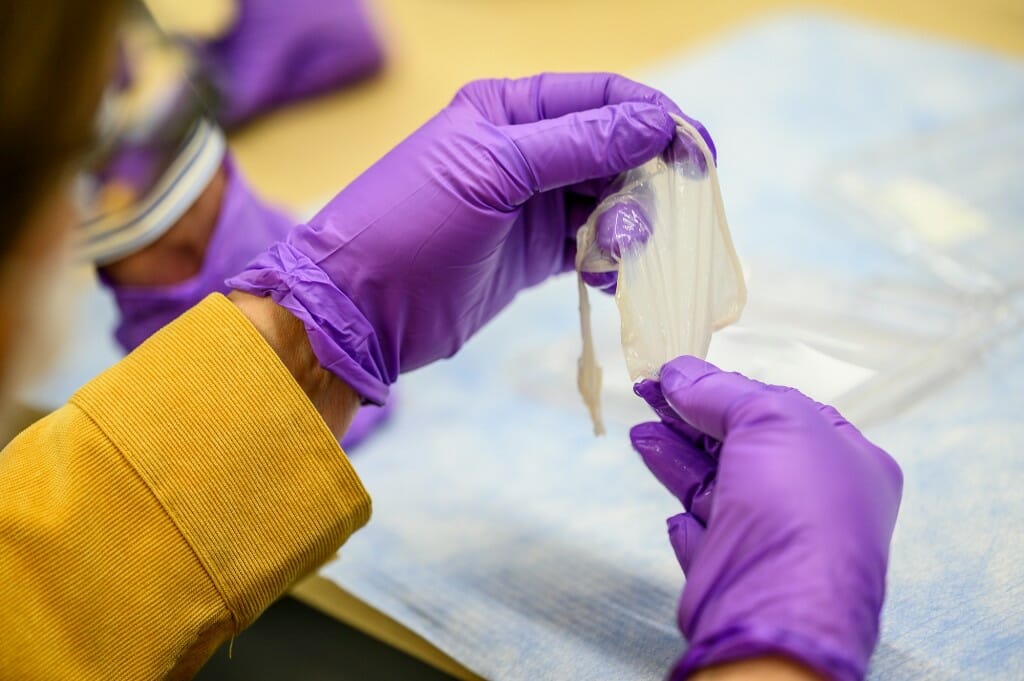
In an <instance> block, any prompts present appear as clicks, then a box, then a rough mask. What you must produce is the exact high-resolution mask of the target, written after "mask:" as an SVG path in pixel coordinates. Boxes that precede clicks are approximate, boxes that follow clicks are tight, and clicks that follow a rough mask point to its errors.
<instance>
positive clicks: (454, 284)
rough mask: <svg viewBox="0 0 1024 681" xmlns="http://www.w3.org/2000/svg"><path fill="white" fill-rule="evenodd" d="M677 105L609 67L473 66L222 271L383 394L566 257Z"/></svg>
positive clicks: (335, 366)
mask: <svg viewBox="0 0 1024 681" xmlns="http://www.w3.org/2000/svg"><path fill="white" fill-rule="evenodd" d="M670 111H671V112H677V111H678V108H677V107H676V106H675V104H673V103H672V102H671V101H670V100H668V99H667V98H666V97H665V96H664V95H662V94H661V93H659V92H657V91H656V90H652V89H650V88H648V87H645V86H643V85H640V84H638V83H635V82H633V81H630V80H627V79H625V78H622V77H620V76H615V75H611V74H545V75H541V76H535V77H532V78H523V79H519V80H482V81H476V82H473V83H470V84H469V85H467V86H465V87H463V88H462V89H461V90H460V91H459V93H458V94H457V95H456V96H455V99H454V100H452V102H451V104H449V105H448V106H447V107H446V108H444V109H443V110H442V111H441V112H440V113H439V114H437V115H436V116H434V117H433V118H432V119H430V120H429V121H428V122H427V123H426V124H425V125H423V127H421V128H420V129H419V130H417V131H416V132H414V133H413V134H412V135H411V136H410V137H408V138H407V139H406V140H405V141H404V142H402V143H401V144H399V145H398V146H397V147H395V148H394V149H393V150H392V151H391V152H389V153H388V154H387V155H386V156H384V158H382V159H381V160H380V161H378V162H377V163H376V164H374V165H373V166H372V167H371V168H370V169H369V170H367V171H366V172H365V173H363V174H362V175H361V176H360V177H358V178H357V179H356V180H355V181H354V182H353V183H352V184H350V185H349V186H348V187H346V188H345V189H343V190H342V191H341V192H340V193H339V194H338V195H337V196H336V197H335V198H334V199H333V200H332V201H331V202H330V203H328V204H327V206H326V207H325V208H324V209H323V210H321V211H320V213H319V214H317V215H316V216H315V217H314V218H313V219H312V220H310V221H309V222H308V223H307V224H306V225H303V226H300V227H298V228H296V229H294V230H292V231H291V232H290V233H289V234H288V238H287V239H286V240H285V241H284V242H281V243H278V244H275V245H274V246H273V247H271V248H270V249H269V250H268V251H267V252H266V253H264V254H262V255H260V256H259V257H258V258H257V259H256V260H254V261H253V262H252V263H251V264H250V265H249V267H248V268H247V270H246V271H245V272H243V273H242V274H241V275H239V276H237V277H235V278H233V279H231V280H230V281H229V282H228V284H229V285H230V286H232V287H234V288H237V289H240V290H242V291H247V292H249V293H253V294H256V295H270V296H271V297H272V298H273V299H274V300H275V301H276V302H277V303H278V304H280V305H282V306H284V307H285V308H287V309H288V310H290V311H291V312H292V313H293V314H294V315H295V316H296V317H298V318H299V319H301V320H302V321H303V322H304V323H305V325H306V329H307V332H308V334H309V338H310V341H311V343H312V345H313V350H314V352H315V353H316V355H317V357H318V358H319V360H320V362H321V364H322V365H323V366H324V367H325V368H327V369H328V370H330V371H332V372H334V373H335V374H337V375H338V376H339V377H341V378H342V379H343V380H344V381H346V382H347V383H348V384H349V385H351V386H352V387H353V388H354V389H355V390H356V391H357V392H358V393H359V394H360V395H362V396H363V397H364V398H365V399H366V400H369V401H371V402H376V403H378V404H380V403H383V402H384V401H385V399H386V398H387V393H388V386H389V385H390V384H392V383H394V382H395V380H396V378H397V377H398V374H399V373H401V372H405V371H410V370H412V369H416V368H418V367H422V366H424V365H426V364H429V363H430V362H433V361H435V360H438V359H441V358H444V357H449V356H451V355H452V354H454V353H455V352H456V351H457V350H458V349H459V348H460V347H461V346H462V345H463V344H464V343H465V342H466V340H467V339H469V337H470V336H472V335H473V334H474V333H475V332H476V331H477V330H478V329H480V327H481V326H483V325H484V324H485V323H486V322H487V321H488V320H490V319H491V318H492V317H494V316H495V315H496V314H497V313H498V312H500V311H501V310H502V309H503V308H504V307H505V305H507V304H508V303H509V302H510V301H511V300H512V299H513V298H514V297H515V296H516V294H517V293H518V292H519V291H521V290H523V289H525V288H527V287H530V286H533V285H534V284H537V283H540V282H541V281H544V280H545V279H547V278H548V277H549V276H551V275H553V274H555V273H558V272H564V271H567V270H571V269H572V268H573V262H574V258H575V248H576V242H575V234H576V230H577V229H578V228H579V226H580V225H581V224H583V222H584V220H585V219H586V217H587V216H588V215H589V213H590V212H591V211H592V210H593V208H594V206H595V205H596V203H597V200H598V198H599V197H600V196H601V195H602V193H603V192H604V190H605V189H606V188H607V187H608V186H609V184H610V183H611V182H612V181H613V180H614V178H615V177H616V176H617V175H618V174H619V173H620V172H622V171H623V170H626V169H628V168H632V167H635V166H637V165H639V164H641V163H643V162H644V161H646V160H648V159H650V158H652V157H653V156H654V155H655V154H657V153H659V152H661V151H662V150H663V149H665V148H666V147H667V146H668V145H669V143H670V142H671V140H672V137H673V134H674V132H675V123H674V122H673V121H672V119H671V117H670V116H669V112H670Z"/></svg>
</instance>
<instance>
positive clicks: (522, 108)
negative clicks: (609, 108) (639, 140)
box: [468, 73, 717, 158]
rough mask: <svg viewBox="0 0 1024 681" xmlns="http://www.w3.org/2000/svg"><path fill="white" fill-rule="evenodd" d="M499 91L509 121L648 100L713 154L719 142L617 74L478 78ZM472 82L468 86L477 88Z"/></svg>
mask: <svg viewBox="0 0 1024 681" xmlns="http://www.w3.org/2000/svg"><path fill="white" fill-rule="evenodd" d="M478 83H479V87H485V86H487V85H491V87H495V88H497V89H498V90H499V92H500V94H499V95H498V96H500V97H501V99H502V102H503V104H504V106H505V109H506V114H507V115H508V120H509V122H511V123H513V124H520V123H530V122H533V121H537V120H543V119H548V118H559V117H561V116H564V115H566V114H569V113H573V112H577V111H585V110H587V109H596V108H599V107H602V106H606V105H608V104H622V103H625V102H647V103H648V104H655V105H657V106H659V107H661V108H662V109H663V110H664V111H665V112H666V113H673V114H675V115H677V116H680V117H681V118H683V119H685V120H686V121H687V122H688V123H689V124H690V125H692V126H693V127H694V128H696V130H697V131H698V132H699V133H700V134H701V136H702V137H703V138H704V140H705V141H706V142H707V145H708V148H709V149H710V150H711V153H712V155H713V156H716V158H717V155H716V154H717V152H716V151H715V143H714V141H713V140H712V139H711V135H709V134H708V131H707V129H705V127H704V126H703V124H701V122H700V121H697V120H695V119H693V118H690V117H689V116H687V115H686V114H685V113H683V111H682V109H680V108H679V106H678V105H677V104H676V103H675V102H674V101H672V99H671V98H670V97H668V96H667V95H666V94H665V93H663V92H661V91H659V90H656V89H655V88H652V87H648V86H647V85H644V84H642V83H638V82H636V81H635V80H630V79H629V78H625V77H623V76H620V75H617V74H614V73H544V74H541V75H539V76H535V77H532V78H518V79H511V80H501V81H478ZM474 85H477V84H474V83H471V84H470V85H469V86H468V87H470V88H472V87H474Z"/></svg>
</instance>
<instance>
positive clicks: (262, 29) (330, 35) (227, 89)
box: [196, 0, 384, 127]
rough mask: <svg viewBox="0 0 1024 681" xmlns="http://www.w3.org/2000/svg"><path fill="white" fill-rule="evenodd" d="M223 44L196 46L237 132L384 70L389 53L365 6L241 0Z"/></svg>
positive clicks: (224, 117) (340, 1) (355, 1)
mask: <svg viewBox="0 0 1024 681" xmlns="http://www.w3.org/2000/svg"><path fill="white" fill-rule="evenodd" d="M238 4H239V6H238V18H237V20H236V22H235V24H234V26H232V27H231V30H230V31H229V32H228V33H227V34H226V35H225V36H223V37H222V38H220V39H219V40H215V41H212V42H203V43H200V44H198V45H197V46H196V47H197V49H198V52H199V54H200V55H201V56H202V58H203V61H204V62H205V64H206V66H207V68H208V70H209V71H210V75H211V77H212V78H213V81H214V84H215V85H216V86H217V87H218V89H219V90H220V92H221V95H222V97H223V102H222V110H221V111H220V112H219V115H218V118H219V119H220V120H221V122H222V123H223V124H224V125H226V126H228V127H230V126H233V125H237V124H239V123H242V122H244V121H245V120H247V119H249V118H251V117H252V116H254V115H256V114H259V113H261V112H263V111H265V110H267V109H269V108H272V107H275V106H278V105H280V104H284V103H286V102H290V101H294V100H297V99H301V98H303V97H308V96H310V95H314V94H317V93H320V92H324V91H326V90H329V89H332V88H335V87H338V86H341V85H344V84H346V83H349V82H352V81H354V80H357V79H360V78H363V77H365V76H368V75H370V74H371V73H374V72H375V71H377V70H378V69H379V68H380V67H381V65H382V63H383V61H384V52H383V48H382V46H381V43H380V40H379V38H378V36H377V35H376V31H375V29H374V28H373V25H372V24H371V22H370V20H369V17H368V16H367V11H366V7H365V6H364V3H363V0H238Z"/></svg>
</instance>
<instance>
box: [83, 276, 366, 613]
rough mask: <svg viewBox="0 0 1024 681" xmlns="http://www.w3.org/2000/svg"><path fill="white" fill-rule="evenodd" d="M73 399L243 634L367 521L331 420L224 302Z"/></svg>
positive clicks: (215, 302) (216, 301)
mask: <svg viewBox="0 0 1024 681" xmlns="http://www.w3.org/2000/svg"><path fill="white" fill-rule="evenodd" d="M72 402H73V403H75V404H76V405H77V406H78V407H79V408H81V409H82V410H83V411H84V412H85V413H87V414H88V415H89V416H90V417H91V418H92V419H93V420H94V421H95V422H96V424H97V425H98V426H99V427H100V428H101V429H102V430H103V431H104V433H105V434H106V436H107V437H108V438H109V439H110V441H111V442H112V443H113V444H114V446H116V447H117V448H118V450H119V451H120V452H121V454H122V455H123V456H124V458H125V459H126V460H127V462H128V463H129V464H130V465H131V466H132V467H133V468H134V469H135V470H136V471H137V473H138V475H139V476H140V477H141V479H142V480H143V481H144V483H145V484H146V485H147V486H148V487H149V489H150V490H151V491H152V493H153V495H154V497H155V498H156V499H157V501H158V502H159V503H160V504H161V506H162V507H163V508H164V510H165V511H166V513H167V514H168V516H169V517H170V519H171V520H172V522H173V523H174V524H175V526H176V527H177V528H178V530H179V531H180V532H181V534H182V535H183V537H184V538H185V540H186V541H187V542H188V544H189V545H190V546H191V547H192V549H193V550H194V551H195V553H196V555H197V556H198V558H199V560H200V562H201V563H202V564H203V566H204V568H205V569H206V570H207V572H208V573H209V575H210V578H211V580H212V581H213V583H214V584H215V586H216V587H217V589H218V590H219V591H220V593H221V595H222V596H223V598H224V600H225V603H226V604H227V607H228V608H229V609H230V611H231V612H232V615H233V616H234V618H235V620H236V626H237V628H238V629H241V628H244V627H245V626H246V625H247V624H248V623H250V622H251V621H252V620H253V619H254V618H255V617H256V616H257V615H258V614H259V613H260V612H262V610H263V609H264V608H266V607H267V606H268V605H269V604H270V603H271V602H273V600H274V599H275V598H277V597H278V596H279V595H280V594H281V593H283V591H284V590H285V589H286V588H287V587H288V586H289V585H290V584H291V583H293V582H294V581H295V580H296V579H298V578H299V577H301V576H302V575H304V574H306V573H307V572H309V571H310V570H312V569H313V568H315V567H317V566H318V565H320V564H321V563H323V562H324V561H325V560H327V559H328V558H330V556H332V555H333V554H334V552H335V551H336V550H337V548H338V547H339V546H340V545H341V544H342V543H343V542H344V541H345V539H346V538H347V537H348V536H349V535H350V534H352V533H353V532H354V531H356V530H357V529H359V528H360V527H362V526H363V525H364V524H365V523H366V522H367V520H368V519H369V516H370V498H369V496H368V495H367V493H366V491H365V490H364V489H363V486H362V483H361V482H360V481H359V478H358V477H357V476H356V474H355V471H354V470H353V469H352V466H351V464H350V463H349V462H348V459H347V458H346V457H345V455H344V453H343V452H342V451H341V449H340V448H339V447H338V444H337V442H336V441H335V439H334V436H333V435H332V434H331V432H330V430H329V429H328V428H327V425H326V424H325V423H324V422H323V420H322V419H321V418H320V415H319V414H318V413H317V412H316V410H315V409H314V408H313V406H312V405H311V404H310V402H309V400H308V399H307V398H306V395H305V394H304V393H303V392H302V390H301V388H300V387H299V386H298V385H297V384H296V383H295V381H294V380H293V378H292V376H291V374H290V373H289V372H288V370H287V369H286V368H285V366H284V365H283V364H282V363H281V362H280V360H279V359H278V357H277V355H276V354H275V353H274V352H273V351H272V350H271V349H270V347H269V346H268V345H267V344H266V343H265V342H264V340H263V337H262V336H260V335H259V333H258V332H257V331H256V329H255V328H254V327H253V326H252V325H251V324H250V323H249V321H248V319H246V318H245V317H244V316H243V315H242V314H241V313H240V312H239V311H238V310H237V309H236V308H235V306H234V305H233V304H231V303H230V302H229V301H228V300H227V299H226V298H224V297H223V296H221V295H219V294H215V295H211V296H209V297H208V298H206V299H205V300H204V301H203V302H201V303H200V304H199V305H197V306H196V307H195V308H193V309H191V310H190V311H188V312H187V313H185V314H184V315H183V316H182V317H181V318H179V319H178V320H176V321H175V322H173V323H171V324H170V325H168V326H167V327H165V328H164V329H163V330H161V331H159V332H158V333H157V334H156V335H154V336H153V337H152V338H150V339H149V340H148V341H146V342H145V343H144V344H143V345H142V346H140V347H139V349H138V350H136V351H135V352H134V353H132V354H131V355H129V356H128V357H127V358H125V359H124V360H123V361H122V362H120V363H118V364H117V365H115V366H114V367H113V368H111V369H109V370H108V371H107V372H105V373H104V374H102V375H101V376H100V377H98V378H97V379H96V380H94V381H92V382H91V383H89V384H88V385H86V386H85V387H84V388H82V389H81V390H80V391H79V392H78V393H77V394H76V395H75V396H74V397H73V398H72ZM153 567H154V569H160V566H153Z"/></svg>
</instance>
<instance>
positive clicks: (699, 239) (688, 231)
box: [576, 117, 747, 435]
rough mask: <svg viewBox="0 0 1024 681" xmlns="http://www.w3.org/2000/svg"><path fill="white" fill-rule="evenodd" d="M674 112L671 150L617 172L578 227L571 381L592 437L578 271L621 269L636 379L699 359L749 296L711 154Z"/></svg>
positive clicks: (591, 360) (597, 420)
mask: <svg viewBox="0 0 1024 681" xmlns="http://www.w3.org/2000/svg"><path fill="white" fill-rule="evenodd" d="M673 118H675V121H676V124H677V135H678V139H677V142H676V143H675V144H674V145H673V147H672V148H671V149H669V151H667V152H666V153H665V154H663V155H662V156H659V157H657V158H654V159H652V160H650V161H648V162H647V163H645V164H644V165H642V166H640V167H639V168H635V169H633V170H630V171H628V172H627V173H624V174H623V175H622V177H620V179H619V186H620V188H619V189H618V190H617V191H616V192H614V193H613V194H611V195H609V196H608V197H607V198H606V199H605V200H604V201H602V202H601V203H600V205H598V207H597V208H596V209H595V210H594V212H593V214H591V216H590V218H589V219H588V220H587V222H586V224H584V225H583V226H582V227H581V228H580V230H579V232H578V234H577V249H578V250H577V254H576V269H577V271H578V273H579V274H578V280H579V281H578V286H579V296H580V332H581V335H582V337H583V351H582V354H581V356H580V359H579V365H578V376H577V384H578V387H579V390H580V394H581V395H582V396H583V401H584V403H585V404H586V405H587V408H588V410H589V411H590V416H591V420H592V421H593V422H594V433H595V434H597V435H600V434H602V433H603V432H604V425H603V421H602V416H601V402H600V391H601V367H600V366H598V364H597V360H596V357H595V353H594V343H593V337H592V334H591V329H590V301H589V299H588V297H587V287H586V285H585V284H584V283H583V274H582V273H583V272H611V271H616V272H618V285H617V290H616V294H615V302H616V304H617V305H618V308H619V317H620V320H621V326H622V328H621V333H622V351H623V353H624V355H625V358H626V367H627V369H628V370H629V375H630V378H631V379H632V380H633V381H639V380H641V379H645V378H652V379H657V378H658V373H659V371H660V370H661V367H662V365H663V364H665V362H667V361H669V360H671V359H673V358H675V357H678V356H679V355H696V356H698V357H704V356H705V355H706V354H707V351H708V345H709V343H710V341H711V333H712V331H715V330H718V329H720V328H722V327H724V326H727V325H728V324H731V323H733V322H734V321H736V320H737V319H739V316H740V312H741V311H742V310H743V306H744V304H745V303H746V296H747V291H746V286H745V284H744V281H743V271H742V268H741V267H740V262H739V259H738V258H737V256H736V251H735V249H734V248H733V245H732V238H731V236H730V235H729V226H728V223H727V222H726V218H725V208H724V206H723V204H722V195H721V191H720V190H719V186H718V173H717V171H716V169H715V163H714V159H713V157H712V155H711V151H710V150H709V149H708V146H707V144H706V143H705V141H704V138H703V137H702V136H701V135H700V133H699V132H697V130H696V129H695V128H694V127H693V126H692V125H690V124H689V123H687V122H686V121H685V120H683V119H681V118H678V117H673ZM602 220H603V221H604V223H603V227H604V233H606V234H607V233H609V231H610V232H611V233H612V234H613V235H614V237H613V243H612V244H611V246H612V247H611V248H608V244H605V247H606V248H605V251H606V252H602V250H601V249H600V248H598V244H597V239H598V225H599V224H602ZM609 221H611V222H609ZM610 225H612V226H613V227H612V228H611V229H609V226H610ZM608 250H611V251H612V254H611V255H610V256H609V255H608V254H607V251H608Z"/></svg>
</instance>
